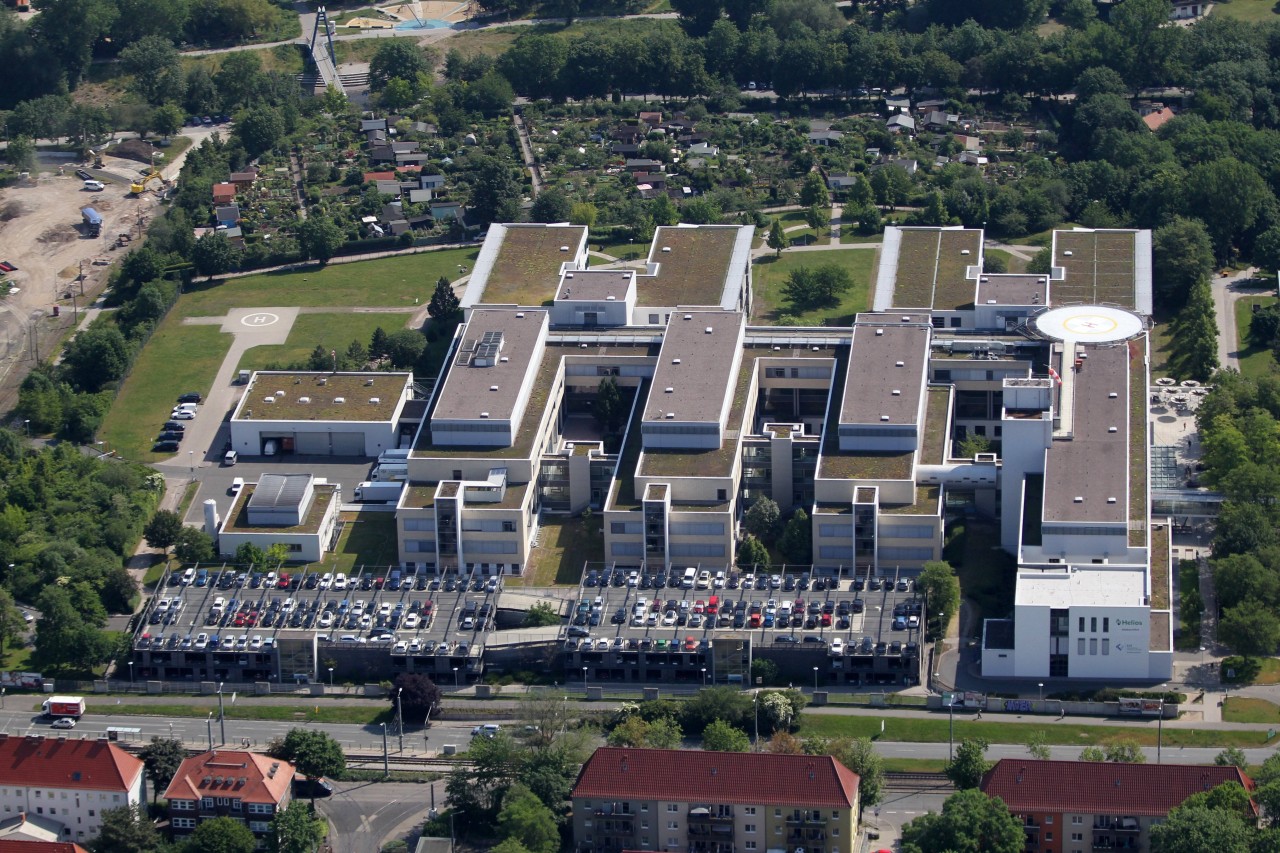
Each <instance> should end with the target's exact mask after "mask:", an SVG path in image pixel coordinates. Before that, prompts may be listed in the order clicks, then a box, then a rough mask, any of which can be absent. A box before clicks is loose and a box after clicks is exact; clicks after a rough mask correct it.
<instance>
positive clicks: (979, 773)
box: [946, 738, 991, 788]
mask: <svg viewBox="0 0 1280 853" xmlns="http://www.w3.org/2000/svg"><path fill="white" fill-rule="evenodd" d="M986 751H987V742H986V741H985V740H982V739H981V738H967V739H965V740H963V741H961V742H960V745H959V746H957V747H956V754H955V757H954V758H953V759H952V760H951V763H950V764H948V765H947V769H946V774H947V778H948V779H950V780H951V781H952V783H954V784H955V786H956V787H957V788H976V787H978V785H979V784H981V783H982V777H983V776H984V775H985V774H986V772H987V771H988V770H990V769H991V762H990V761H987V759H986Z"/></svg>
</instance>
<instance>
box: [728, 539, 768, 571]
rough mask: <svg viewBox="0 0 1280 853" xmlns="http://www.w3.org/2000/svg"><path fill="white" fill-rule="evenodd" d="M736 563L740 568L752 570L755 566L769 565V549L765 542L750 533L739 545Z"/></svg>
mask: <svg viewBox="0 0 1280 853" xmlns="http://www.w3.org/2000/svg"><path fill="white" fill-rule="evenodd" d="M735 563H736V565H737V566H738V568H740V569H744V570H746V571H752V570H753V568H754V567H755V566H767V565H769V549H768V548H766V547H765V546H764V543H763V542H761V541H760V540H759V539H757V538H756V537H755V536H753V535H751V534H750V533H748V534H747V538H746V539H743V540H742V544H741V545H739V546H738V554H737V559H736V561H735Z"/></svg>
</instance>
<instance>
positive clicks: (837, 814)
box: [831, 812, 840, 820]
mask: <svg viewBox="0 0 1280 853" xmlns="http://www.w3.org/2000/svg"><path fill="white" fill-rule="evenodd" d="M831 819H832V820H839V819H840V812H832V813H831Z"/></svg>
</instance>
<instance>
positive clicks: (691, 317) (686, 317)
mask: <svg viewBox="0 0 1280 853" xmlns="http://www.w3.org/2000/svg"><path fill="white" fill-rule="evenodd" d="M684 318H685V319H686V320H692V319H693V315H692V314H685V315H684Z"/></svg>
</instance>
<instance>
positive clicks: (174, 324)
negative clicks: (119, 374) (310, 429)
mask: <svg viewBox="0 0 1280 853" xmlns="http://www.w3.org/2000/svg"><path fill="white" fill-rule="evenodd" d="M230 347H231V336H230V335H224V334H223V333H222V332H221V331H219V330H218V327H217V326H183V325H182V319H181V317H180V316H179V313H178V311H177V309H176V308H175V309H174V310H173V311H171V312H169V316H168V317H166V318H165V319H164V321H163V322H161V324H160V327H159V328H158V329H156V332H155V334H154V335H152V336H151V340H150V341H149V342H148V343H147V345H146V347H145V348H144V349H143V350H142V352H141V353H139V354H138V359H137V361H135V362H134V365H133V372H132V373H130V374H129V377H128V379H126V380H125V383H124V386H123V387H122V388H121V389H120V395H119V396H118V397H117V398H116V401H115V404H114V405H112V407H111V411H110V412H108V413H107V417H106V419H105V420H104V421H103V423H102V429H101V431H100V433H99V437H100V438H101V439H102V440H103V441H105V442H106V446H107V447H108V448H110V449H111V450H114V451H115V452H116V453H118V454H119V455H120V456H123V457H124V458H125V459H129V460H131V461H133V462H144V463H147V462H155V461H157V460H159V459H163V458H165V456H166V454H161V453H152V452H151V444H152V442H153V441H154V440H155V437H156V435H157V433H158V431H159V428H160V425H161V424H162V423H164V421H165V418H166V417H168V414H169V410H170V409H171V408H172V407H173V405H174V401H175V400H176V399H177V397H178V395H179V394H181V393H183V392H185V391H199V392H200V393H202V394H203V393H206V392H208V390H209V383H210V382H212V381H213V377H214V375H215V374H217V372H218V367H219V365H221V364H222V359H223V358H224V357H225V356H226V354H227V350H228V349H230ZM167 455H172V454H167Z"/></svg>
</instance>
